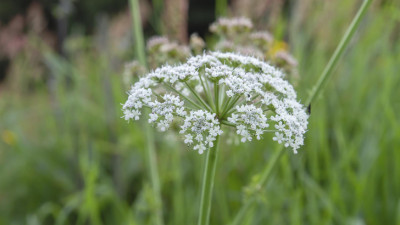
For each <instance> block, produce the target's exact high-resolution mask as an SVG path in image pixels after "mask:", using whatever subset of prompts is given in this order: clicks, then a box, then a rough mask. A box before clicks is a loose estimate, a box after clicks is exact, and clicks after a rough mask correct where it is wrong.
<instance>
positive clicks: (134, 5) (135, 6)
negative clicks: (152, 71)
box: [129, 0, 147, 67]
mask: <svg viewBox="0 0 400 225" xmlns="http://www.w3.org/2000/svg"><path fill="white" fill-rule="evenodd" d="M129 2H130V6H131V13H132V20H133V21H132V25H133V37H134V38H135V50H136V57H137V58H138V60H139V62H140V63H141V64H142V65H143V66H144V67H147V63H146V52H145V50H144V46H145V45H144V37H143V31H142V22H141V19H140V8H139V2H138V0H129Z"/></svg>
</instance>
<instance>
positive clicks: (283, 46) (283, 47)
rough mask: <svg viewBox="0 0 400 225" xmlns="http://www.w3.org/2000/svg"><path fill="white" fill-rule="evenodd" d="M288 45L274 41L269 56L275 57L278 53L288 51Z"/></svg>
mask: <svg viewBox="0 0 400 225" xmlns="http://www.w3.org/2000/svg"><path fill="white" fill-rule="evenodd" d="M287 50H288V44H287V43H286V42H284V41H274V42H273V43H272V45H271V48H270V49H269V51H268V55H269V56H270V57H275V55H276V54H277V53H278V52H281V51H287Z"/></svg>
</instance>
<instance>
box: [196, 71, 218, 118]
mask: <svg viewBox="0 0 400 225" xmlns="http://www.w3.org/2000/svg"><path fill="white" fill-rule="evenodd" d="M201 77H202V76H201V74H199V79H200V82H201V86H202V87H203V89H204V92H205V93H206V96H207V101H208V104H209V105H210V106H211V108H212V109H213V110H214V111H215V105H214V103H213V101H212V97H211V94H210V93H211V92H210V89H209V88H208V85H207V86H206V85H204V83H205V82H207V80H206V81H203V79H202V78H201Z"/></svg>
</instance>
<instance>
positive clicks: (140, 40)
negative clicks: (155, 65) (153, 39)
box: [129, 0, 164, 225]
mask: <svg viewBox="0 0 400 225" xmlns="http://www.w3.org/2000/svg"><path fill="white" fill-rule="evenodd" d="M129 2H130V7H131V13H132V20H133V21H132V24H133V37H134V38H135V50H136V57H137V59H138V60H139V62H140V63H141V64H142V65H143V66H144V67H146V68H147V63H146V52H145V50H144V37H143V31H142V24H141V19H140V8H139V2H138V0H129ZM146 110H147V111H148V109H146ZM145 129H146V137H147V139H146V144H147V158H148V166H149V172H150V179H151V185H152V189H153V194H154V202H155V206H154V209H153V210H154V214H155V215H154V221H155V222H154V223H155V224H156V225H163V224H164V222H163V211H162V201H161V188H160V178H159V174H158V167H157V157H156V151H155V145H154V133H153V130H152V128H151V126H150V125H148V124H145Z"/></svg>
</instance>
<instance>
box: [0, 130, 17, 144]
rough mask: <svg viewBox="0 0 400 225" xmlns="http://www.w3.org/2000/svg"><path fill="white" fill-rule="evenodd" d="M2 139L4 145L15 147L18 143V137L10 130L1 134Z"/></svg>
mask: <svg viewBox="0 0 400 225" xmlns="http://www.w3.org/2000/svg"><path fill="white" fill-rule="evenodd" d="M1 139H2V140H3V142H4V143H6V144H8V145H10V146H13V145H15V144H16V143H17V137H16V135H15V134H14V133H13V132H12V131H10V130H5V131H3V132H2V133H1Z"/></svg>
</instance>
